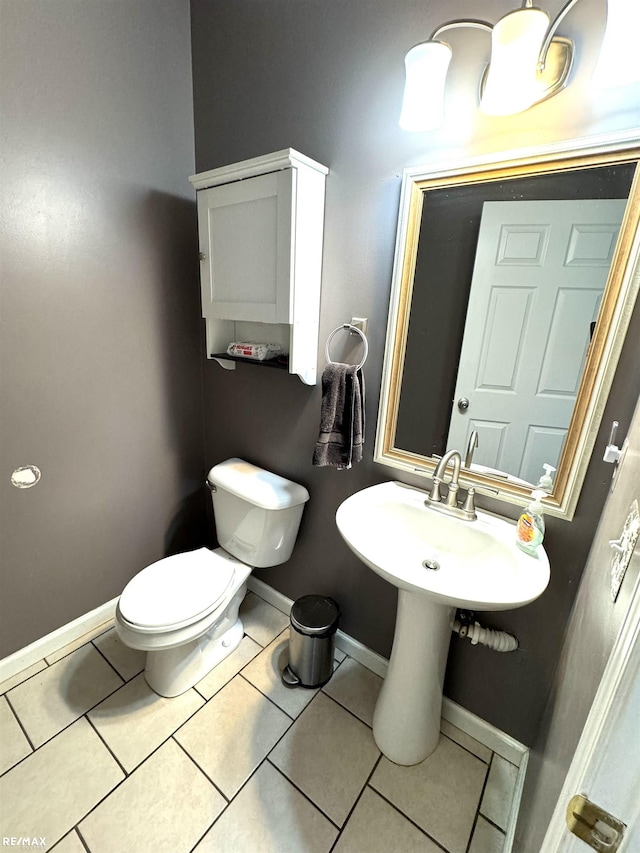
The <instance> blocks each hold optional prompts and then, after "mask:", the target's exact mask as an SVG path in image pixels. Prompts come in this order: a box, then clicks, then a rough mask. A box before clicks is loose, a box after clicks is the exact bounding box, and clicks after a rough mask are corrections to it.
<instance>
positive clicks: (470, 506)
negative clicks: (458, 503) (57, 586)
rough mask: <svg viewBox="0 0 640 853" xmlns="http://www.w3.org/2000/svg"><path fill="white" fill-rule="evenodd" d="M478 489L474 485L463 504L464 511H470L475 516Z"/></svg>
mask: <svg viewBox="0 0 640 853" xmlns="http://www.w3.org/2000/svg"><path fill="white" fill-rule="evenodd" d="M475 495H476V490H475V489H474V487H473V486H471V488H470V489H469V491H468V492H467V497H466V498H465V501H464V504H463V506H462V510H463V512H468V513H469V515H473V516H474V517H475V514H476V501H475Z"/></svg>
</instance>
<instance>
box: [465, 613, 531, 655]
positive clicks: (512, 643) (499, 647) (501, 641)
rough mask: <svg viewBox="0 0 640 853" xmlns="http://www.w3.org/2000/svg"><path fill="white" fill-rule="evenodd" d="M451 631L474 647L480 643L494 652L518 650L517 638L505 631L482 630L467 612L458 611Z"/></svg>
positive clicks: (471, 614)
mask: <svg viewBox="0 0 640 853" xmlns="http://www.w3.org/2000/svg"><path fill="white" fill-rule="evenodd" d="M451 630H452V631H455V632H456V634H458V635H459V636H461V637H466V638H467V639H468V640H471V642H472V644H473V645H474V646H477V644H478V643H481V644H482V645H483V646H487V648H489V649H493V650H494V652H514V651H515V650H516V649H517V648H518V638H517V637H514V636H513V634H508V633H507V632H506V631H494V630H493V629H491V628H483V627H482V625H481V624H480V623H479V622H476V619H475V614H474V613H472V612H471V611H469V610H458V612H457V613H456V618H455V619H454V620H453V625H452V626H451Z"/></svg>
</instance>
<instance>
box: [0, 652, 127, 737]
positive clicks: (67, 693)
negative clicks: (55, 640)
mask: <svg viewBox="0 0 640 853" xmlns="http://www.w3.org/2000/svg"><path fill="white" fill-rule="evenodd" d="M121 684H122V679H121V678H119V677H118V676H117V675H116V673H115V672H114V671H113V669H112V668H111V667H110V666H109V664H108V663H107V662H106V660H105V659H104V658H103V657H102V655H101V654H100V653H99V652H97V651H96V650H95V649H94V648H93V646H92V645H91V644H90V643H89V645H86V646H83V647H82V648H81V649H77V650H76V651H75V652H71V654H69V655H67V656H66V657H64V658H62V660H60V661H58V662H57V663H54V664H53V665H52V666H49V667H47V669H43V670H42V672H39V673H38V674H37V675H34V676H33V677H32V678H30V679H29V680H28V681H25V682H23V683H22V684H20V685H19V686H18V687H14V688H13V690H11V691H9V693H8V694H7V696H8V698H9V701H10V702H11V705H12V707H13V709H14V711H15V712H16V714H17V716H18V718H19V720H20V722H21V723H22V725H23V726H24V729H25V731H26V733H27V734H28V735H29V738H30V739H31V741H32V743H33V744H34V746H36V747H37V746H40V744H42V743H44V742H45V741H46V740H48V739H49V738H50V737H53V735H55V734H57V733H58V732H60V731H62V729H64V728H65V727H66V726H68V725H69V723H72V722H73V721H74V720H77V719H78V717H81V716H82V715H83V714H84V713H85V712H86V711H88V710H89V708H93V706H94V705H97V704H98V702H100V700H101V699H104V698H105V696H108V695H109V694H110V693H113V691H114V690H117V688H118V687H119V686H120V685H121Z"/></svg>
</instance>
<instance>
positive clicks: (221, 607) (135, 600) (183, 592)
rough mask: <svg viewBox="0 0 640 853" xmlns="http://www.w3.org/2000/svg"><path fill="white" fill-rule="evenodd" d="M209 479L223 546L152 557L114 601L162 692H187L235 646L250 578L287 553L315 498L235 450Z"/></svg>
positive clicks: (127, 636)
mask: <svg viewBox="0 0 640 853" xmlns="http://www.w3.org/2000/svg"><path fill="white" fill-rule="evenodd" d="M207 485H208V487H209V489H210V490H211V498H212V501H213V513H214V517H215V522H216V532H217V537H218V543H219V546H220V547H218V548H216V549H215V550H213V551H211V550H209V549H208V548H198V549H197V550H195V551H187V552H186V553H183V554H176V555H175V556H172V557H165V558H164V559H162V560H158V561H157V562H156V563H152V564H151V565H150V566H147V567H146V568H145V569H143V570H142V571H141V572H139V573H138V574H137V575H136V576H135V577H133V578H132V579H131V580H130V581H129V583H128V584H127V585H126V587H125V588H124V591H123V593H122V595H121V596H120V599H119V601H118V605H117V607H116V617H115V627H116V631H117V633H118V635H119V637H120V639H121V640H122V642H123V643H124V644H125V645H127V646H129V647H130V648H132V649H140V650H142V651H145V652H146V653H147V658H146V665H145V678H146V680H147V683H148V684H149V686H150V687H151V689H152V690H154V691H155V692H156V693H159V694H160V695H161V696H178V695H180V694H181V693H184V692H185V691H186V690H188V689H189V688H190V687H193V685H194V684H196V683H197V682H198V681H200V679H201V678H203V677H204V676H205V675H206V674H207V673H208V672H210V671H211V670H212V669H213V668H214V667H215V666H217V664H219V663H220V662H221V661H223V660H224V659H225V658H226V657H227V655H230V654H231V652H232V651H234V649H235V648H237V646H238V644H239V643H240V640H241V639H242V634H243V628H242V622H241V620H240V618H239V617H238V609H239V607H240V604H241V603H242V599H243V598H244V596H245V593H246V591H247V578H248V577H249V575H250V574H251V571H252V569H254V568H266V567H267V566H278V565H280V563H285V562H286V561H287V560H288V559H289V557H290V556H291V552H292V551H293V546H294V544H295V541H296V537H297V535H298V528H299V526H300V519H301V517H302V511H303V509H304V504H305V503H306V501H308V500H309V493H308V492H307V490H306V489H305V488H304V486H300V485H298V484H297V483H293V482H291V480H287V479H285V478H284V477H279V476H278V475H277V474H272V473H271V472H269V471H265V470H264V469H262V468H258V467H256V466H255V465H251V464H250V463H248V462H244V461H243V460H242V459H237V458H233V459H227V460H226V462H221V463H220V464H219V465H215V466H214V467H213V468H212V469H211V470H210V471H209V474H208V475H207Z"/></svg>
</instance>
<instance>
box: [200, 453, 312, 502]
mask: <svg viewBox="0 0 640 853" xmlns="http://www.w3.org/2000/svg"><path fill="white" fill-rule="evenodd" d="M207 480H208V481H209V482H210V483H211V484H212V485H214V486H217V487H218V488H220V489H225V490H226V491H227V492H231V494H233V495H236V496H237V497H239V498H242V499H243V500H246V501H249V503H252V504H254V505H255V506H259V507H261V508H262V509H288V508H289V507H292V506H297V505H298V504H303V503H305V502H306V501H308V500H309V492H308V491H307V490H306V489H305V487H304V486H301V485H300V484H299V483H293V482H292V481H291V480H287V479H286V478H285V477H280V476H279V475H278V474H272V473H271V471H265V470H264V468H258V467H257V466H256V465H252V464H251V463H250V462H245V461H244V460H243V459H238V458H235V457H234V458H233V459H227V460H226V462H220V464H219V465H214V466H213V468H212V469H211V470H210V471H209V474H208V475H207Z"/></svg>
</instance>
